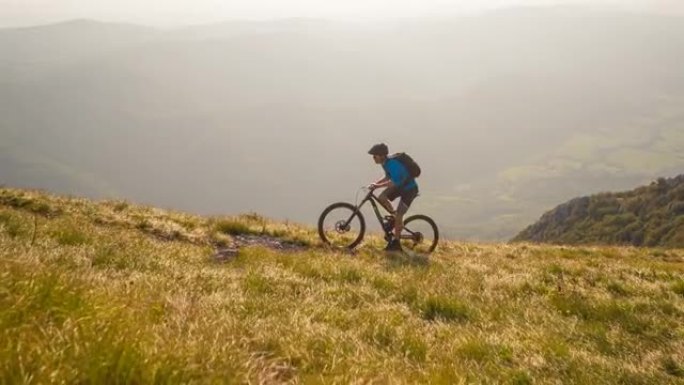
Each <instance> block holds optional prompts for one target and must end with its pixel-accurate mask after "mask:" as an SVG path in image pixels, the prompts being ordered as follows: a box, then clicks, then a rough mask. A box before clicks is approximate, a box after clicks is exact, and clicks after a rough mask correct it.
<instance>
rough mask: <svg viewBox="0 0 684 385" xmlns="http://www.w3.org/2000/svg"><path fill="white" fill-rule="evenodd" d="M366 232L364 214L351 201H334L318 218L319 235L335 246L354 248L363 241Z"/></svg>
mask: <svg viewBox="0 0 684 385" xmlns="http://www.w3.org/2000/svg"><path fill="white" fill-rule="evenodd" d="M365 232H366V220H365V219H364V218H363V214H361V212H360V211H359V210H357V209H356V207H355V206H353V205H352V204H350V203H346V202H340V203H333V204H331V205H330V206H328V207H327V208H326V209H325V210H323V213H321V216H320V217H319V218H318V235H319V236H320V237H321V240H322V241H323V243H325V244H328V245H331V246H333V247H339V248H349V249H353V248H354V247H356V246H358V244H359V243H361V241H362V240H363V235H364V233H365Z"/></svg>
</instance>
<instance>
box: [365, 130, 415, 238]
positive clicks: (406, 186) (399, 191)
mask: <svg viewBox="0 0 684 385" xmlns="http://www.w3.org/2000/svg"><path fill="white" fill-rule="evenodd" d="M368 153H369V154H370V155H373V160H374V161H375V163H377V164H379V165H381V166H382V168H383V170H384V171H385V177H384V178H382V179H380V180H378V181H376V182H375V183H371V184H370V185H369V186H368V188H370V189H376V188H382V187H387V188H386V189H385V191H383V192H382V193H381V194H380V196H378V200H379V201H380V204H382V206H383V207H384V208H385V209H386V210H387V211H388V212H389V213H390V214H392V215H393V216H394V238H393V239H392V241H390V242H389V243H388V244H387V247H385V250H387V251H401V244H400V243H399V239H400V235H401V230H402V229H403V228H404V214H406V212H407V211H408V209H409V207H410V206H411V203H412V202H413V200H414V199H415V198H416V197H417V196H418V184H417V183H416V181H415V179H414V178H412V177H411V174H410V172H409V170H408V169H407V168H406V166H405V165H404V164H402V162H401V161H400V160H399V159H398V158H395V157H389V156H388V154H389V149H388V148H387V145H386V144H384V143H380V144H376V145H374V146H373V147H372V148H371V149H370V150H369V151H368ZM398 197H401V200H400V201H399V205H398V206H397V209H396V210H395V209H394V208H393V207H392V203H390V201H393V200H395V199H397V198H398Z"/></svg>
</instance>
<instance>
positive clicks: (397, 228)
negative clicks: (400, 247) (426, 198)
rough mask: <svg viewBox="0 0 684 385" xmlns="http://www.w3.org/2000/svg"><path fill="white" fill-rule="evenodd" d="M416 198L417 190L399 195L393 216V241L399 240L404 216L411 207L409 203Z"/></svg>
mask: <svg viewBox="0 0 684 385" xmlns="http://www.w3.org/2000/svg"><path fill="white" fill-rule="evenodd" d="M417 196H418V189H417V188H416V189H414V190H411V191H408V192H404V193H402V194H401V200H400V201H399V205H398V206H397V213H396V214H395V216H394V239H396V240H397V241H399V240H400V239H401V231H402V230H403V229H404V214H406V212H407V211H408V209H409V207H411V203H413V200H414V199H416V197H417Z"/></svg>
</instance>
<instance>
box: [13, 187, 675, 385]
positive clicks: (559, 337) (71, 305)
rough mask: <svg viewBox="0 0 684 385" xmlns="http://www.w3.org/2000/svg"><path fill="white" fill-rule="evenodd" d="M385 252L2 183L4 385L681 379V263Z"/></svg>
mask: <svg viewBox="0 0 684 385" xmlns="http://www.w3.org/2000/svg"><path fill="white" fill-rule="evenodd" d="M245 232H246V233H257V234H267V235H270V236H276V237H281V238H283V239H287V240H298V241H300V242H301V243H302V244H309V245H312V246H313V247H312V248H311V249H309V250H308V251H302V252H288V253H282V252H276V251H273V250H270V249H266V248H261V247H250V248H244V249H242V250H241V251H240V253H239V254H238V257H237V258H236V259H235V260H233V261H232V262H230V263H217V262H215V261H213V260H212V258H211V255H212V254H213V252H214V247H215V246H216V245H221V244H229V243H230V242H231V237H232V236H233V235H234V234H237V233H245ZM379 244H380V243H379V241H377V240H374V241H371V242H370V244H369V243H366V246H364V247H362V248H361V249H360V251H359V252H358V253H357V254H355V255H348V254H343V253H336V252H330V251H326V250H325V249H323V248H319V247H317V245H318V241H317V239H316V234H315V232H314V231H313V230H312V229H309V228H306V227H302V226H296V225H287V224H282V223H274V222H271V221H269V220H267V219H264V218H262V217H259V216H257V215H254V214H250V215H243V216H239V217H232V218H202V217H197V216H192V215H187V214H182V213H173V212H167V211H163V210H159V209H154V208H146V207H139V206H135V205H131V204H128V203H126V202H100V203H94V202H90V201H87V200H82V199H75V198H64V197H55V196H50V195H45V194H41V193H37V192H28V191H20V190H12V189H3V190H0V309H1V310H0V384H15V383H17V384H18V383H21V384H43V383H112V384H114V383H116V384H119V383H121V384H133V383H233V382H234V383H245V382H249V383H283V382H292V383H311V384H316V383H387V384H389V383H392V384H393V383H435V384H439V383H444V384H447V383H449V384H451V383H509V384H532V383H534V384H560V383H563V384H596V383H602V384H613V383H614V384H679V383H684V326H683V325H684V294H683V293H684V289H683V287H684V284H683V282H684V281H683V279H684V278H683V277H684V252H683V251H678V250H668V251H662V250H653V249H633V248H614V247H605V248H601V247H594V248H567V247H550V246H533V245H504V244H499V245H478V244H465V243H456V242H453V243H447V244H445V245H444V246H443V247H442V248H441V249H440V251H439V252H438V253H436V254H435V255H433V256H430V257H429V258H428V259H424V258H412V257H406V256H391V255H385V254H384V253H382V252H381V251H379V250H378V248H377V246H378V245H379Z"/></svg>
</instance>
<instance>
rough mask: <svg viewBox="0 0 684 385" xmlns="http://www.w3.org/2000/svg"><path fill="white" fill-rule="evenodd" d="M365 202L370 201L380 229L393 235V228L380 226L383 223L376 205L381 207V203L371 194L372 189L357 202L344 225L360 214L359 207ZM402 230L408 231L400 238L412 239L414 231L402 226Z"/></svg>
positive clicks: (347, 224)
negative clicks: (354, 209) (387, 228)
mask: <svg viewBox="0 0 684 385" xmlns="http://www.w3.org/2000/svg"><path fill="white" fill-rule="evenodd" d="M366 202H370V203H371V206H373V212H375V217H376V218H377V219H378V222H379V223H380V227H381V228H382V230H383V231H384V232H385V234H387V235H388V236H393V234H394V233H393V230H392V229H390V230H389V231H388V230H386V229H385V227H384V226H382V224H383V222H382V213H381V212H380V209H379V208H378V206H380V207H382V205H381V204H380V199H379V198H378V197H377V196H375V194H373V191H372V190H371V191H369V192H368V194H366V197H365V198H363V200H362V201H361V203H359V204H358V205H357V206H356V211H355V212H354V213H353V214H352V215H351V216H350V217H349V219H347V222H346V223H345V225H346V226H349V223H350V222H351V221H352V220H353V219H354V217H355V216H356V215H357V214H358V215H361V207H362V206H363V205H364V204H366ZM382 209H383V210H384V211H385V212H387V213H388V214H389V212H388V211H387V209H385V207H382ZM402 231H406V232H408V233H409V234H408V235H404V234H402V236H401V238H402V239H412V238H413V236H414V235H415V233H414V232H413V231H411V230H409V229H407V228H406V227H404V229H403V230H402Z"/></svg>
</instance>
